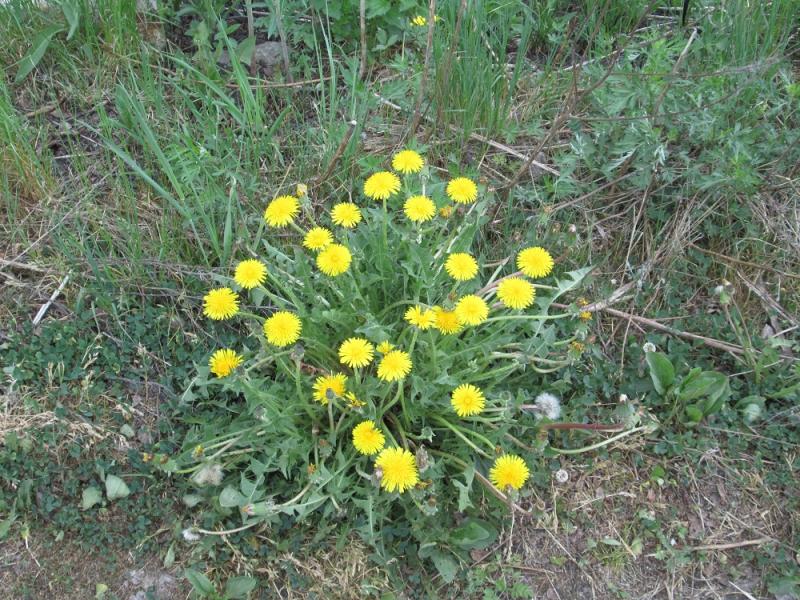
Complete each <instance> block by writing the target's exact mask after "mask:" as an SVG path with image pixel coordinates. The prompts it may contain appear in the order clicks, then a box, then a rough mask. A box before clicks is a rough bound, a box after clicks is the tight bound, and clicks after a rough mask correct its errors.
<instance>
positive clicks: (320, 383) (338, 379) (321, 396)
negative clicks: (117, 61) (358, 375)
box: [314, 373, 347, 405]
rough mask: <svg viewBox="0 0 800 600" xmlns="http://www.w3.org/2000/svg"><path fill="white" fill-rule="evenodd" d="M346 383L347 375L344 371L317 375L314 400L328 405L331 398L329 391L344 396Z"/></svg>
mask: <svg viewBox="0 0 800 600" xmlns="http://www.w3.org/2000/svg"><path fill="white" fill-rule="evenodd" d="M346 385H347V375H345V374H344V373H332V374H330V375H323V376H321V377H317V378H316V379H315V380H314V400H316V401H317V402H319V403H320V404H322V405H326V404H328V400H329V399H330V398H329V396H328V393H329V392H330V393H332V394H333V395H335V396H340V397H342V396H344V394H345V386H346Z"/></svg>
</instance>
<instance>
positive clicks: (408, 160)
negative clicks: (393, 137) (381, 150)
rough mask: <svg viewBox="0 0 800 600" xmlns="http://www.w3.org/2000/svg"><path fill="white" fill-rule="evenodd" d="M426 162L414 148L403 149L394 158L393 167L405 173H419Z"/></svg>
mask: <svg viewBox="0 0 800 600" xmlns="http://www.w3.org/2000/svg"><path fill="white" fill-rule="evenodd" d="M424 164H425V161H424V160H423V158H422V157H421V156H420V155H419V154H418V153H417V152H414V151H413V150H402V151H400V152H398V153H397V154H395V155H394V157H393V158H392V168H393V169H394V170H395V171H397V172H398V173H403V174H404V175H408V174H409V173H418V172H419V171H421V170H422V166H423V165H424Z"/></svg>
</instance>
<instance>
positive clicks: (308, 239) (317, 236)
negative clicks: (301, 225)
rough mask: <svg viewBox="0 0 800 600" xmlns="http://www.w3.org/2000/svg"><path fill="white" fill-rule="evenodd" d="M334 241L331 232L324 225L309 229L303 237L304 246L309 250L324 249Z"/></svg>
mask: <svg viewBox="0 0 800 600" xmlns="http://www.w3.org/2000/svg"><path fill="white" fill-rule="evenodd" d="M332 243H333V236H332V235H331V232H330V231H328V230H327V229H325V228H324V227H314V228H312V229H309V230H308V233H306V235H305V237H304V238H303V246H305V247H306V248H308V249H309V250H322V249H323V248H325V247H326V246H328V245H330V244H332Z"/></svg>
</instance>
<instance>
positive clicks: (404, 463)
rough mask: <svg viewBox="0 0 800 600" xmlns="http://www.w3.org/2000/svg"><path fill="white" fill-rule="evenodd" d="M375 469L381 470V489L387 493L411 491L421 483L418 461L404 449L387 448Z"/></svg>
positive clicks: (377, 460) (376, 462)
mask: <svg viewBox="0 0 800 600" xmlns="http://www.w3.org/2000/svg"><path fill="white" fill-rule="evenodd" d="M375 469H376V470H380V474H381V487H382V488H383V489H384V490H386V491H387V492H400V493H401V494H402V493H403V492H405V491H406V490H408V489H411V488H412V487H414V486H415V485H417V483H418V482H419V474H418V473H417V461H416V459H415V458H414V455H413V454H411V452H409V451H408V450H405V449H404V448H385V449H384V450H382V451H381V453H380V454H379V455H378V458H377V459H375Z"/></svg>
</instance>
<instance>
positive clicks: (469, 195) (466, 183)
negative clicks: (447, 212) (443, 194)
mask: <svg viewBox="0 0 800 600" xmlns="http://www.w3.org/2000/svg"><path fill="white" fill-rule="evenodd" d="M447 195H448V196H450V199H451V200H452V201H453V202H458V203H459V204H469V203H470V202H474V201H475V199H476V198H477V197H478V186H477V185H475V182H474V181H472V179H469V178H467V177H456V178H455V179H451V180H450V182H449V183H448V184H447Z"/></svg>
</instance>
